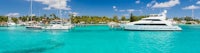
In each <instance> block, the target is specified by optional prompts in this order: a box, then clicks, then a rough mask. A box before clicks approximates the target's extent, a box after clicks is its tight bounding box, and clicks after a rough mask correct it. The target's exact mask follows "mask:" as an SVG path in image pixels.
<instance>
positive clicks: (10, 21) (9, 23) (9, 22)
mask: <svg viewBox="0 0 200 53" xmlns="http://www.w3.org/2000/svg"><path fill="white" fill-rule="evenodd" d="M7 26H8V27H12V26H16V23H14V22H12V19H11V17H9V16H8V22H7Z"/></svg>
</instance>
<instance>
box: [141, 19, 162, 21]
mask: <svg viewBox="0 0 200 53" xmlns="http://www.w3.org/2000/svg"><path fill="white" fill-rule="evenodd" d="M144 20H145V21H161V20H159V19H144Z"/></svg>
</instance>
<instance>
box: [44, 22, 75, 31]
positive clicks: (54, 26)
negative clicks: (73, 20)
mask: <svg viewBox="0 0 200 53" xmlns="http://www.w3.org/2000/svg"><path fill="white" fill-rule="evenodd" d="M71 28H73V25H72V24H65V23H64V22H63V21H62V20H54V21H51V22H50V24H49V25H48V26H45V27H42V29H45V30H68V29H71Z"/></svg>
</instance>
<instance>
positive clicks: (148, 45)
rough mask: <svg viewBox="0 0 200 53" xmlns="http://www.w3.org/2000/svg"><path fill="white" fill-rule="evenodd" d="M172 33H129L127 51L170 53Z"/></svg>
mask: <svg viewBox="0 0 200 53" xmlns="http://www.w3.org/2000/svg"><path fill="white" fill-rule="evenodd" d="M172 33H173V32H170V31H165V32H159V31H153V32H152V31H142V32H141V31H137V32H130V34H129V37H128V41H129V46H128V48H129V51H130V52H133V53H134V52H136V53H138V52H139V53H141V52H142V53H170V50H171V48H173V38H174V36H173V35H172Z"/></svg>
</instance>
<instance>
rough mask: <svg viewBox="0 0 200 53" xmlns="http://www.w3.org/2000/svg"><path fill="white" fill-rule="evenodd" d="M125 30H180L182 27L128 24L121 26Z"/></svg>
mask: <svg viewBox="0 0 200 53" xmlns="http://www.w3.org/2000/svg"><path fill="white" fill-rule="evenodd" d="M123 28H124V29H125V30H135V31H181V30H182V29H181V28H180V27H178V26H137V25H132V26H131V25H129V26H124V27H123Z"/></svg>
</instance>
